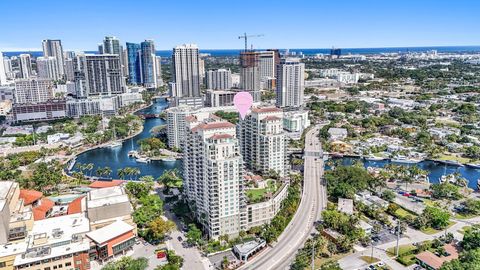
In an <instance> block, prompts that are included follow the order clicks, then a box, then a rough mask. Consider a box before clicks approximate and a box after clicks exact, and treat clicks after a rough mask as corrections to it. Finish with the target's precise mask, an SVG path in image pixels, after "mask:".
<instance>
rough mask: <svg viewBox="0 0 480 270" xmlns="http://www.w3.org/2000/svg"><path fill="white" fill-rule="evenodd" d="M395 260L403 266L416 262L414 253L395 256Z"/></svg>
mask: <svg viewBox="0 0 480 270" xmlns="http://www.w3.org/2000/svg"><path fill="white" fill-rule="evenodd" d="M397 262H399V263H401V264H403V265H405V266H410V265H412V264H414V263H415V262H416V258H415V254H408V255H404V256H399V257H398V258H397Z"/></svg>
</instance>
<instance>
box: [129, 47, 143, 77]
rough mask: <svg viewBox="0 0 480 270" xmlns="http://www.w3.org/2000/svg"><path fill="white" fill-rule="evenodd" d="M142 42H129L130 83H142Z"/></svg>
mask: <svg viewBox="0 0 480 270" xmlns="http://www.w3.org/2000/svg"><path fill="white" fill-rule="evenodd" d="M140 56H141V50H140V44H136V43H130V42H127V59H128V61H127V63H128V82H129V83H130V84H134V85H139V84H142V68H141V61H140Z"/></svg>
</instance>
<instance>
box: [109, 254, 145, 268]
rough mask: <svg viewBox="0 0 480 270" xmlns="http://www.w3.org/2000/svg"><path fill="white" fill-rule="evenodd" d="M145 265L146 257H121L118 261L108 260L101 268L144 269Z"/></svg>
mask: <svg viewBox="0 0 480 270" xmlns="http://www.w3.org/2000/svg"><path fill="white" fill-rule="evenodd" d="M147 267H148V259H147V258H143V257H141V258H138V259H133V258H132V257H123V258H121V259H120V260H118V261H113V262H109V263H108V264H106V265H105V266H104V267H103V268H102V270H145V269H146V268H147Z"/></svg>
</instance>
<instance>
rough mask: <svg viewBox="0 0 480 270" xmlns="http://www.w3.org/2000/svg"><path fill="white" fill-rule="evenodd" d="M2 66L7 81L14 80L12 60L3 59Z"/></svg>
mask: <svg viewBox="0 0 480 270" xmlns="http://www.w3.org/2000/svg"><path fill="white" fill-rule="evenodd" d="M3 66H4V67H5V74H6V75H7V78H8V79H13V78H15V74H14V73H13V66H12V60H11V59H10V58H8V57H4V58H3Z"/></svg>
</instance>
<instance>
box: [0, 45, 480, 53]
mask: <svg viewBox="0 0 480 270" xmlns="http://www.w3.org/2000/svg"><path fill="white" fill-rule="evenodd" d="M453 47H461V48H468V47H480V44H478V45H421V46H384V47H337V46H332V47H328V48H327V47H324V48H320V47H316V48H257V49H253V50H254V51H255V50H268V49H277V50H328V49H332V48H335V49H342V50H343V49H345V50H352V49H397V48H398V49H409V48H453ZM172 50H173V48H172V49H157V50H155V51H172ZM199 50H200V51H202V50H203V51H205V50H208V51H227V50H236V51H237V50H238V51H243V50H245V48H221V49H199ZM64 51H74V52H93V51H96V50H77V49H74V50H66V49H64ZM0 52H2V53H14V52H42V48H14V49H12V48H7V49H6V50H5V49H3V48H0Z"/></svg>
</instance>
